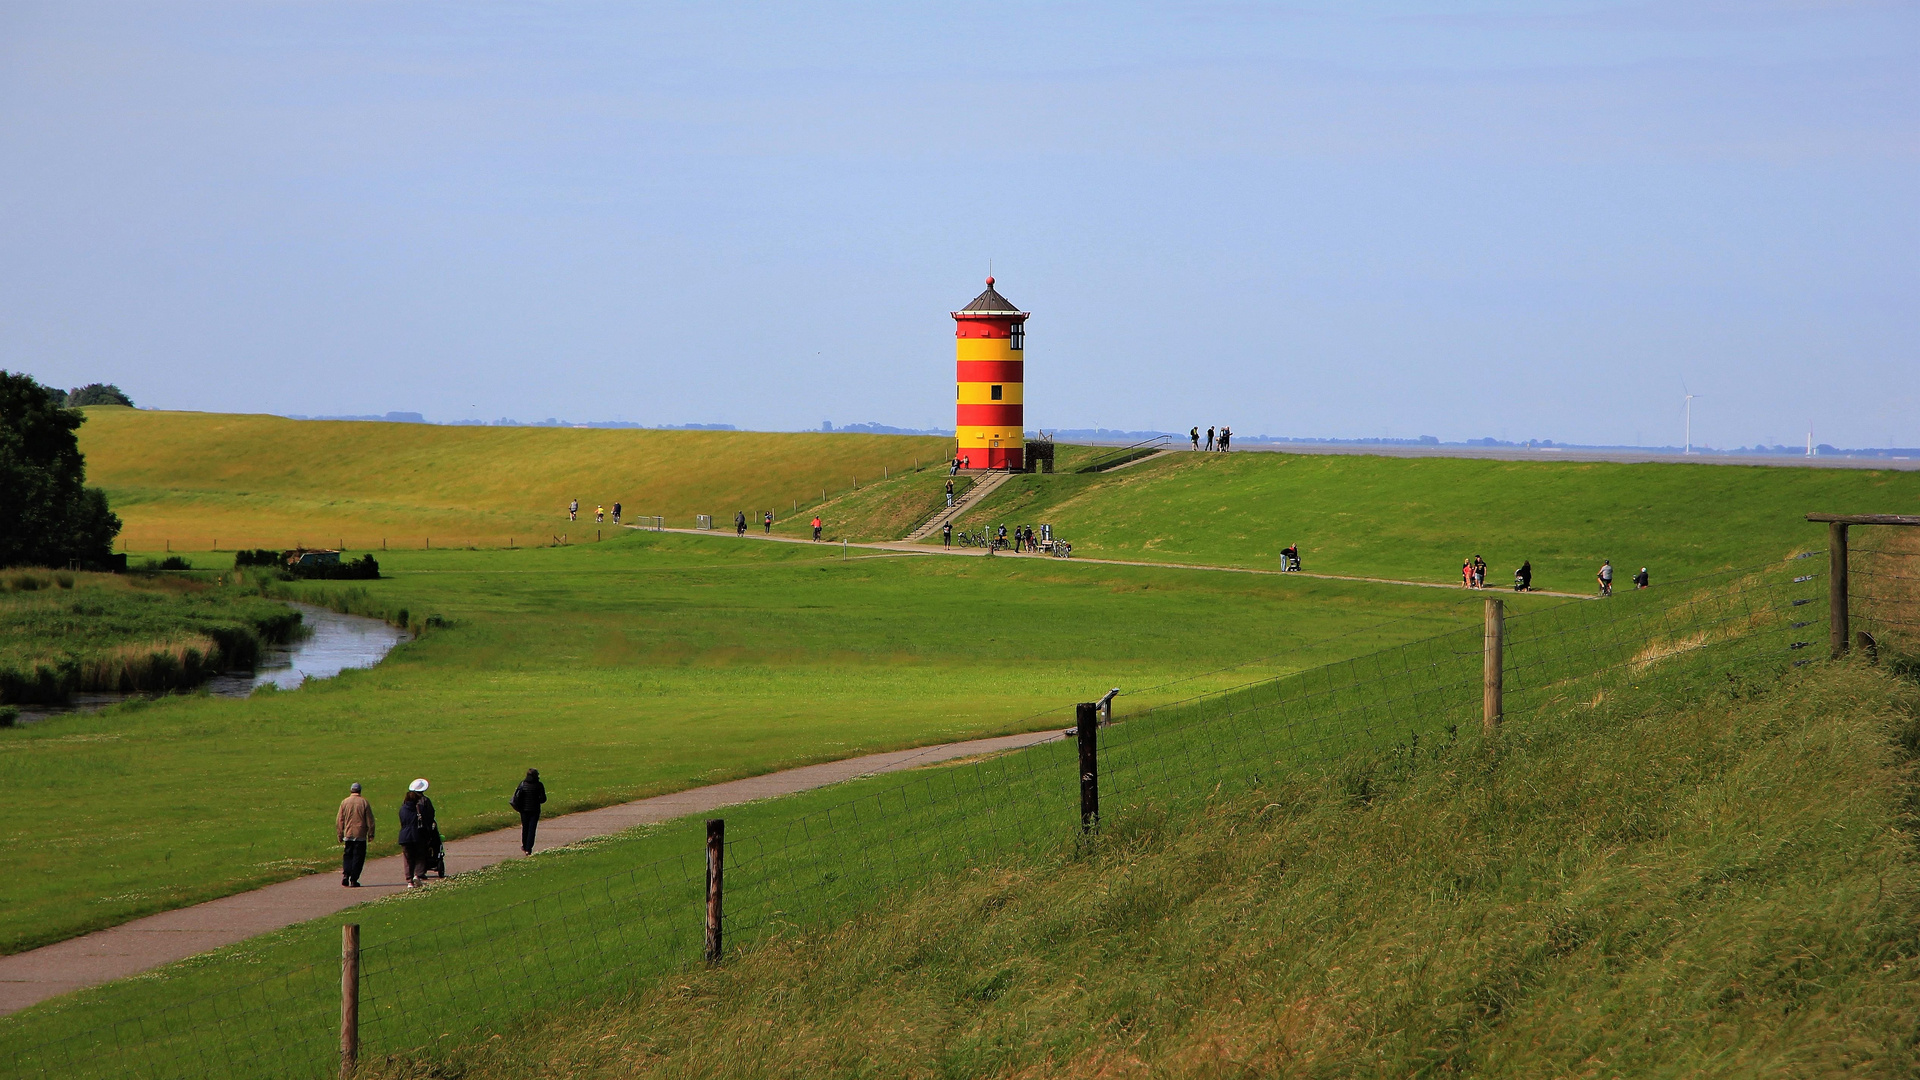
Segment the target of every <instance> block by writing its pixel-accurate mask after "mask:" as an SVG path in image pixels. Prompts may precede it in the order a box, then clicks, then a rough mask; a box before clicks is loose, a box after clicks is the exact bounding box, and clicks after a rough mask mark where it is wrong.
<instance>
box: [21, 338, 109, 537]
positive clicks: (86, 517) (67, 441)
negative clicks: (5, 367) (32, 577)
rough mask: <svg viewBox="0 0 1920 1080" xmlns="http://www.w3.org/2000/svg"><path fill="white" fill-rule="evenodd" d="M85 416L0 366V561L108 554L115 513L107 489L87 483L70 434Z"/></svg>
mask: <svg viewBox="0 0 1920 1080" xmlns="http://www.w3.org/2000/svg"><path fill="white" fill-rule="evenodd" d="M115 392H116V393H118V391H115ZM86 419H87V418H86V416H85V415H83V414H81V413H78V412H74V411H73V410H71V409H64V408H61V407H60V403H59V400H58V399H57V398H56V397H55V396H54V395H53V393H51V392H49V391H48V390H47V388H46V387H44V386H41V385H40V384H39V383H37V382H34V381H33V379H32V377H31V376H27V375H15V374H12V373H10V372H7V371H0V507H4V508H5V511H6V512H5V513H0V566H65V565H67V564H68V563H71V562H76V561H77V562H79V563H80V564H81V565H82V566H89V567H104V566H106V565H107V564H108V563H109V562H110V561H111V560H112V557H113V538H114V537H115V536H117V535H119V533H120V519H119V518H117V517H115V516H114V515H113V512H112V511H111V510H109V509H108V508H107V496H106V493H105V492H103V491H101V490H100V489H99V488H90V487H87V486H86V475H87V464H86V459H85V458H84V457H82V456H81V454H80V440H79V439H78V438H76V437H75V436H74V432H75V431H76V430H78V429H79V427H80V425H81V424H82V423H85V422H86Z"/></svg>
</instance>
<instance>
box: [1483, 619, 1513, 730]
mask: <svg viewBox="0 0 1920 1080" xmlns="http://www.w3.org/2000/svg"><path fill="white" fill-rule="evenodd" d="M1506 628H1507V617H1506V604H1505V602H1504V601H1502V600H1498V599H1495V598H1493V597H1488V598H1487V630H1486V647H1485V648H1484V649H1483V650H1482V651H1481V663H1480V674H1481V683H1482V693H1481V700H1480V724H1481V727H1482V728H1484V729H1485V730H1486V733H1487V734H1489V735H1491V734H1493V733H1494V732H1496V731H1498V730H1500V715H1501V701H1500V698H1501V695H1502V691H1503V690H1505V688H1506V686H1505V679H1504V676H1503V673H1502V668H1501V654H1502V652H1503V651H1504V649H1505V645H1506V642H1505V640H1504V639H1505V637H1506Z"/></svg>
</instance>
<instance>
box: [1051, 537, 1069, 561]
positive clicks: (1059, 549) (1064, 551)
mask: <svg viewBox="0 0 1920 1080" xmlns="http://www.w3.org/2000/svg"><path fill="white" fill-rule="evenodd" d="M1052 554H1053V557H1054V558H1056V559H1071V558H1073V545H1072V544H1069V543H1067V542H1066V541H1065V540H1055V541H1054V542H1053V548H1052Z"/></svg>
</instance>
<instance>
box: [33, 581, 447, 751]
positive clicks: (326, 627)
mask: <svg viewBox="0 0 1920 1080" xmlns="http://www.w3.org/2000/svg"><path fill="white" fill-rule="evenodd" d="M290 606H291V607H293V608H294V610H296V611H298V612H299V613H300V624H301V626H302V627H304V628H305V629H304V630H303V631H302V632H301V634H300V636H299V637H297V638H295V639H294V640H293V641H290V642H288V643H286V644H285V645H274V646H271V647H269V648H268V649H267V651H266V652H265V653H264V654H263V655H262V656H261V657H260V666H259V667H257V668H255V669H254V670H252V671H227V672H222V673H220V674H218V675H215V676H214V677H213V678H211V679H208V680H207V681H206V682H204V683H201V684H200V685H199V686H196V687H194V688H192V689H191V690H184V691H177V692H179V693H189V694H196V693H199V692H201V691H202V690H204V691H206V692H207V693H210V694H215V695H217V696H219V697H246V696H248V695H249V694H252V693H253V692H254V691H255V690H256V689H258V688H260V687H262V686H266V685H268V684H269V683H271V684H272V685H274V686H277V687H279V688H280V689H282V690H292V689H293V688H294V687H297V686H299V685H300V684H301V683H303V682H306V681H307V680H308V679H330V678H332V677H334V676H335V675H338V674H340V673H341V672H342V671H346V670H348V669H349V668H365V667H372V666H373V665H375V664H377V663H379V662H380V661H381V660H383V659H385V658H386V655H387V654H388V653H390V652H392V651H393V647H394V646H396V645H398V644H400V643H401V642H403V641H411V640H412V639H413V635H412V634H410V633H408V632H407V631H405V630H402V629H399V628H398V627H395V626H392V625H390V624H388V623H386V622H384V621H382V620H380V619H369V618H367V617H366V616H364V615H342V614H340V613H339V612H337V611H331V610H329V609H327V608H323V607H315V606H313V605H312V604H291V605H290ZM160 696H163V695H159V694H119V693H112V694H108V693H88V694H75V695H73V697H72V699H71V700H69V701H68V702H67V703H66V704H64V705H21V706H20V707H19V708H20V719H19V723H22V724H30V723H33V722H34V721H36V720H45V719H46V718H48V717H50V716H59V715H61V714H63V713H71V712H92V711H93V710H95V709H104V708H106V707H107V706H109V705H117V704H119V703H120V702H122V701H126V700H127V699H129V698H135V697H160Z"/></svg>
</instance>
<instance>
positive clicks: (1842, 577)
mask: <svg viewBox="0 0 1920 1080" xmlns="http://www.w3.org/2000/svg"><path fill="white" fill-rule="evenodd" d="M1827 641H1828V644H1830V645H1831V646H1832V647H1833V655H1834V656H1835V657H1839V656H1841V655H1843V654H1844V653H1845V652H1846V651H1847V646H1848V645H1849V644H1851V640H1850V638H1849V637H1848V634H1847V523H1846V522H1844V521H1830V522H1828V523H1827Z"/></svg>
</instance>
